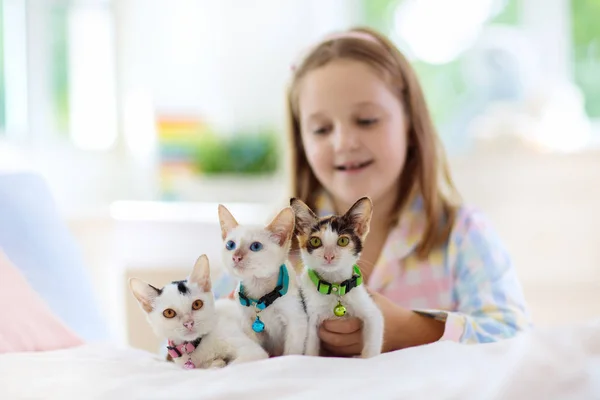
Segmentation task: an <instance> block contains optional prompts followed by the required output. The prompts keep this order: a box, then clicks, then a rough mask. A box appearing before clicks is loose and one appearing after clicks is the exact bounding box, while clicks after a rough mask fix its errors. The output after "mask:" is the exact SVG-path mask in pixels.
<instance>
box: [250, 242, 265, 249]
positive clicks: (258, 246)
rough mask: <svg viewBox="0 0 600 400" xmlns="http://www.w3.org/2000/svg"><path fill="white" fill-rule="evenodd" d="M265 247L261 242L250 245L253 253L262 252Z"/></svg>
mask: <svg viewBox="0 0 600 400" xmlns="http://www.w3.org/2000/svg"><path fill="white" fill-rule="evenodd" d="M262 248H263V245H262V243H260V242H252V244H251V245H250V250H252V251H260V250H262Z"/></svg>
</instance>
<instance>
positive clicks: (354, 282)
mask: <svg viewBox="0 0 600 400" xmlns="http://www.w3.org/2000/svg"><path fill="white" fill-rule="evenodd" d="M352 269H353V272H354V273H353V274H352V278H350V279H346V280H345V281H344V282H341V283H329V282H327V281H324V280H322V279H321V278H320V277H319V275H317V273H316V272H315V271H314V270H312V269H309V270H308V276H309V278H310V280H311V281H312V283H314V284H315V286H316V287H317V290H318V291H319V293H321V294H332V293H333V294H336V295H338V296H343V295H345V294H346V293H348V292H349V291H351V290H352V289H354V288H355V287H357V286H360V285H362V283H363V277H362V274H361V273H360V268H358V265H356V264H354V266H353V268H352Z"/></svg>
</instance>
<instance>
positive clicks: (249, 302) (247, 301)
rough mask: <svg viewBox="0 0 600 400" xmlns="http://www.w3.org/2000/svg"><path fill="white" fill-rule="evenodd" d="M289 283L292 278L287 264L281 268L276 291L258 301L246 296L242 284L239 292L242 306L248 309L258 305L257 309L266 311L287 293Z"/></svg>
mask: <svg viewBox="0 0 600 400" xmlns="http://www.w3.org/2000/svg"><path fill="white" fill-rule="evenodd" d="M289 283H290V277H289V275H288V271H287V268H286V266H285V264H282V265H281V266H280V267H279V278H277V286H275V289H273V290H272V291H270V292H269V293H267V294H265V295H264V296H263V297H261V298H260V299H258V300H255V299H251V298H249V297H247V296H246V295H244V285H242V283H241V282H240V290H239V291H238V294H239V296H240V304H241V305H243V306H246V307H250V306H253V305H256V308H257V309H259V310H264V309H265V308H267V307H269V306H270V305H271V304H273V303H274V302H275V300H277V299H278V298H280V297H282V296H284V295H285V294H286V293H287V291H288V286H289Z"/></svg>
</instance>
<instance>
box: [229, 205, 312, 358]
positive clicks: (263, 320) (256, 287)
mask: <svg viewBox="0 0 600 400" xmlns="http://www.w3.org/2000/svg"><path fill="white" fill-rule="evenodd" d="M219 222H220V224H221V234H222V239H223V250H222V255H223V265H224V267H225V268H226V269H227V270H228V271H229V273H230V274H231V275H233V276H234V277H236V278H238V279H239V280H240V284H239V286H238V288H237V289H236V291H235V294H234V299H235V301H236V302H237V304H238V306H239V307H240V309H241V311H242V313H243V315H244V317H243V326H244V328H245V330H246V332H247V333H248V335H250V336H251V337H256V338H257V339H258V341H259V343H260V344H261V346H262V347H263V348H264V349H265V350H266V351H267V352H268V353H269V355H271V356H273V357H274V356H280V355H290V354H304V344H305V339H306V332H307V324H308V319H307V316H306V313H305V311H304V306H303V302H302V299H301V295H300V292H299V289H298V284H297V280H296V279H297V278H296V274H295V272H294V269H293V267H292V266H291V264H290V263H289V261H288V253H289V249H290V245H291V240H292V235H293V233H294V212H293V211H292V209H291V208H290V207H286V208H284V209H283V210H281V211H280V212H279V213H278V214H277V216H276V217H275V218H273V220H272V221H271V222H270V223H269V224H268V225H267V226H266V227H265V226H247V225H240V224H238V222H237V221H236V219H235V218H234V216H233V215H232V214H231V212H230V211H229V210H228V209H227V208H226V207H225V206H223V205H219Z"/></svg>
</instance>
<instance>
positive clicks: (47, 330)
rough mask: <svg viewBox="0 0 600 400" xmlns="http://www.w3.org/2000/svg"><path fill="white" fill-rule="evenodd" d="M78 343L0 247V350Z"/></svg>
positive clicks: (74, 344) (71, 345) (25, 349)
mask: <svg viewBox="0 0 600 400" xmlns="http://www.w3.org/2000/svg"><path fill="white" fill-rule="evenodd" d="M57 279H60V277H57ZM48 284H49V285H51V284H52V283H51V282H48ZM82 344H83V341H82V340H81V339H79V338H78V337H77V336H76V335H75V334H74V333H73V332H72V331H71V330H69V328H67V327H66V326H65V325H64V324H63V323H62V322H61V321H60V320H59V319H58V318H57V317H56V316H55V315H54V314H53V313H52V311H51V310H50V308H49V307H48V306H47V305H46V303H45V302H44V300H42V298H41V297H40V296H38V294H37V293H36V292H35V291H34V290H33V289H32V288H31V287H30V286H29V284H28V283H27V280H25V277H24V276H23V275H22V274H21V272H20V271H19V270H18V269H17V268H16V267H15V266H14V265H13V264H12V263H11V262H10V260H9V259H8V257H7V256H6V255H5V254H4V252H2V250H1V249H0V354H2V353H12V352H20V351H43V350H58V349H65V348H69V347H75V346H79V345H82Z"/></svg>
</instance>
